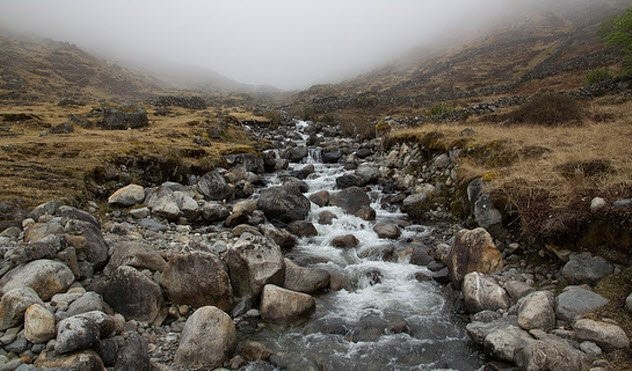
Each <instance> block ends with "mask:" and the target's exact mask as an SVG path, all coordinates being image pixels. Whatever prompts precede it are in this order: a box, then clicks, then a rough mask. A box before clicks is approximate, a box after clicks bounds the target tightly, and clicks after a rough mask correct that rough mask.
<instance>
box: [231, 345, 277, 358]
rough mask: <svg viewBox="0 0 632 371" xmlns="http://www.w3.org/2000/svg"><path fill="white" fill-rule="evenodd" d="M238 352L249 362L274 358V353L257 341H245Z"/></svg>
mask: <svg viewBox="0 0 632 371" xmlns="http://www.w3.org/2000/svg"><path fill="white" fill-rule="evenodd" d="M237 352H239V354H240V355H241V356H242V357H244V359H245V360H246V361H248V362H256V361H259V360H264V361H265V360H268V359H270V356H272V351H271V350H270V349H268V348H267V347H266V346H265V345H263V344H261V343H259V342H256V341H244V342H242V343H240V344H239V346H238V347H237Z"/></svg>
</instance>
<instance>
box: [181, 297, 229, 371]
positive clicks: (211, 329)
mask: <svg viewBox="0 0 632 371" xmlns="http://www.w3.org/2000/svg"><path fill="white" fill-rule="evenodd" d="M236 345H237V332H236V331H235V325H234V324H233V321H232V319H231V318H230V316H229V315H228V314H226V313H224V312H223V311H222V310H221V309H219V308H216V307H210V306H207V307H202V308H199V309H198V310H196V311H195V312H194V313H193V315H192V316H191V317H189V319H187V322H186V323H185V325H184V330H183V331H182V337H181V339H180V345H179V346H178V349H177V351H176V355H175V359H174V362H175V363H176V364H177V365H179V366H182V367H185V368H189V369H208V370H212V369H214V368H217V367H221V366H222V365H223V364H224V361H225V360H226V359H227V358H228V357H229V356H230V355H231V354H232V352H233V351H234V350H235V346H236Z"/></svg>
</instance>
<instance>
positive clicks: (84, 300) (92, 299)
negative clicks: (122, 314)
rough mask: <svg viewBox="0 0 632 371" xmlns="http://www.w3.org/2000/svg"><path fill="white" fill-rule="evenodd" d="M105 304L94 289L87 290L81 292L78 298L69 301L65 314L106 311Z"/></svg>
mask: <svg viewBox="0 0 632 371" xmlns="http://www.w3.org/2000/svg"><path fill="white" fill-rule="evenodd" d="M107 310H108V308H107V305H106V304H105V302H104V301H103V298H102V297H101V295H99V294H97V293H96V292H94V291H89V292H86V293H85V294H83V295H82V296H81V297H80V298H78V299H77V300H75V301H73V302H72V303H70V305H69V306H68V310H66V316H69V317H70V316H74V315H77V314H81V313H87V312H93V311H100V312H105V311H107Z"/></svg>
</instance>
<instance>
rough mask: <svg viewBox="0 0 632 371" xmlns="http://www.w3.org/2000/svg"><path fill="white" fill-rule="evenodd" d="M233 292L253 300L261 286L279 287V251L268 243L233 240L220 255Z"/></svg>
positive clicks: (257, 238)
mask: <svg viewBox="0 0 632 371" xmlns="http://www.w3.org/2000/svg"><path fill="white" fill-rule="evenodd" d="M224 261H225V262H226V265H227V266H228V273H229V275H230V281H231V283H232V285H233V291H234V293H235V294H236V295H237V296H239V297H244V296H247V297H256V296H257V295H259V293H260V292H261V290H262V289H263V286H265V285H267V284H269V283H273V284H276V285H282V284H283V281H284V279H285V263H284V262H283V254H282V253H281V248H280V247H279V246H278V245H277V244H276V243H274V242H273V241H271V240H268V239H267V238H265V237H260V236H249V237H246V238H240V239H238V240H237V241H235V242H234V243H233V244H232V245H231V246H229V248H228V250H227V251H226V253H225V255H224Z"/></svg>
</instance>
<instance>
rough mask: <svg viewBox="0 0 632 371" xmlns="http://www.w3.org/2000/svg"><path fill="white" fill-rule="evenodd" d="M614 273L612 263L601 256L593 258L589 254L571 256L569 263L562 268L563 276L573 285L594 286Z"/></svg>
mask: <svg viewBox="0 0 632 371" xmlns="http://www.w3.org/2000/svg"><path fill="white" fill-rule="evenodd" d="M613 272H614V266H613V265H612V264H611V263H609V262H608V261H607V260H606V259H604V258H602V257H600V256H592V255H591V254H590V253H589V252H585V253H581V254H571V256H570V259H569V261H568V263H566V264H565V265H564V267H562V276H564V278H566V280H568V282H569V283H571V284H582V283H588V284H591V285H594V284H595V283H597V281H599V280H600V279H602V278H604V277H605V276H608V275H610V274H612V273H613Z"/></svg>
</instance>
